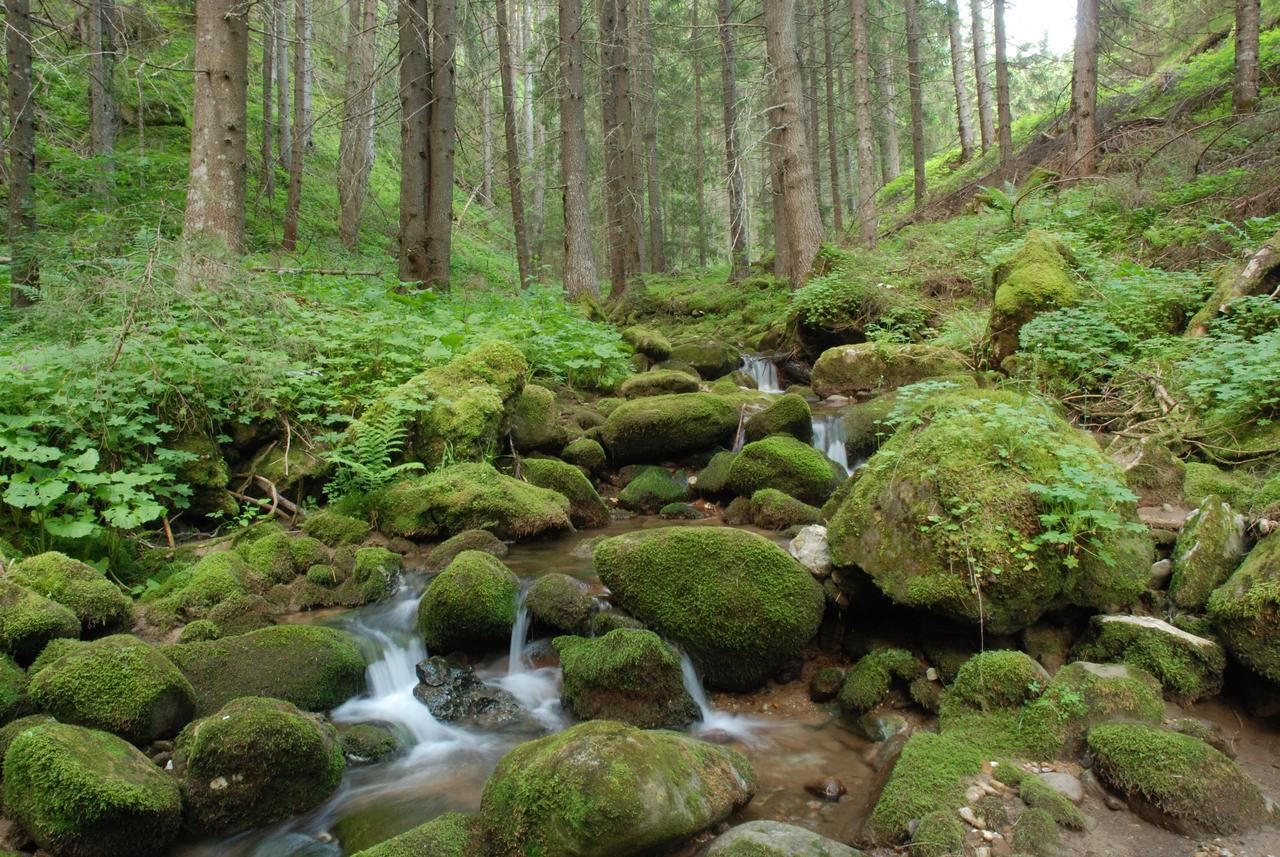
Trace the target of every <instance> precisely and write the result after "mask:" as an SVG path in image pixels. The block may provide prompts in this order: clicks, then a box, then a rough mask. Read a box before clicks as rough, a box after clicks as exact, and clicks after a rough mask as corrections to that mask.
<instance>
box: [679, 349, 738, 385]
mask: <svg viewBox="0 0 1280 857" xmlns="http://www.w3.org/2000/svg"><path fill="white" fill-rule="evenodd" d="M671 360H672V361H673V362H680V363H688V364H689V365H690V366H692V367H693V368H694V369H696V370H697V372H698V374H699V375H700V376H701V377H703V378H706V379H707V380H709V381H710V380H714V379H716V378H719V377H720V376H721V375H728V374H729V373H730V372H732V371H733V370H734V369H737V368H738V366H739V365H741V363H742V355H741V354H739V353H738V349H736V348H734V347H733V346H732V345H729V344H728V343H726V342H717V341H716V340H713V339H697V340H693V341H689V342H681V343H679V344H677V345H675V346H673V347H672V349H671Z"/></svg>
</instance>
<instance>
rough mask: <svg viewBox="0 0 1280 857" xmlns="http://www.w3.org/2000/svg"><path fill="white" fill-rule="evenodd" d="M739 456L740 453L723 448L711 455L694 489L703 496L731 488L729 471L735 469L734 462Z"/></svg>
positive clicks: (699, 474) (712, 495) (720, 492)
mask: <svg viewBox="0 0 1280 857" xmlns="http://www.w3.org/2000/svg"><path fill="white" fill-rule="evenodd" d="M737 458H738V453H736V452H729V451H728V450H721V451H720V452H717V453H716V454H715V455H713V456H711V460H710V461H708V462H707V466H706V467H704V468H702V470H701V471H700V472H699V473H698V477H697V480H696V481H695V482H694V484H693V489H694V491H696V492H697V493H698V494H699V495H700V496H703V497H714V496H715V495H717V494H722V493H724V492H725V491H727V490H729V471H730V470H732V469H733V462H734V461H735V460H737Z"/></svg>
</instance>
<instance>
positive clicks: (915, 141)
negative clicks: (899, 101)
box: [902, 0, 925, 206]
mask: <svg viewBox="0 0 1280 857" xmlns="http://www.w3.org/2000/svg"><path fill="white" fill-rule="evenodd" d="M902 9H903V11H904V12H905V13H906V18H907V89H908V90H910V93H911V166H912V170H913V171H914V173H915V174H914V175H913V176H912V178H913V179H914V180H915V203H916V206H920V205H922V204H923V203H924V194H925V174H924V95H923V94H922V93H921V90H920V21H919V19H918V17H917V16H916V0H902Z"/></svg>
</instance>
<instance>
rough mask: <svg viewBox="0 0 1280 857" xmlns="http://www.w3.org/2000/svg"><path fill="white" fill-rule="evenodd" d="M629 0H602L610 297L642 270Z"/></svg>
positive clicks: (617, 294) (619, 293)
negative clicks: (635, 163)
mask: <svg viewBox="0 0 1280 857" xmlns="http://www.w3.org/2000/svg"><path fill="white" fill-rule="evenodd" d="M628 11H629V10H628V8H627V0H601V4H600V74H601V81H600V84H601V85H600V97H601V111H600V116H601V124H602V126H603V134H604V147H605V201H606V208H607V210H608V212H609V217H608V219H609V279H610V281H611V283H612V284H613V289H612V291H611V292H610V295H609V298H610V300H619V299H621V298H622V296H623V294H624V293H625V292H626V289H627V278H628V277H629V276H630V275H631V274H632V273H635V272H637V271H639V270H640V198H639V192H638V188H637V187H636V184H635V182H634V177H635V175H636V173H635V168H634V161H635V158H634V153H633V149H634V146H633V142H632V117H633V113H632V109H631V98H630V85H631V70H630V57H629V48H628V36H629V32H628V30H629V25H628Z"/></svg>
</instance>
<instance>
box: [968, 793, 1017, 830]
mask: <svg viewBox="0 0 1280 857" xmlns="http://www.w3.org/2000/svg"><path fill="white" fill-rule="evenodd" d="M973 811H974V813H975V814H976V815H977V816H978V818H980V819H982V820H983V821H985V822H986V823H987V829H988V830H1003V829H1004V828H1005V826H1006V825H1008V823H1009V809H1008V807H1006V806H1005V805H1004V801H1003V800H1001V799H1000V798H999V797H998V796H997V795H983V796H982V797H980V798H978V800H977V802H976V803H975V804H974V805H973Z"/></svg>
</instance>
